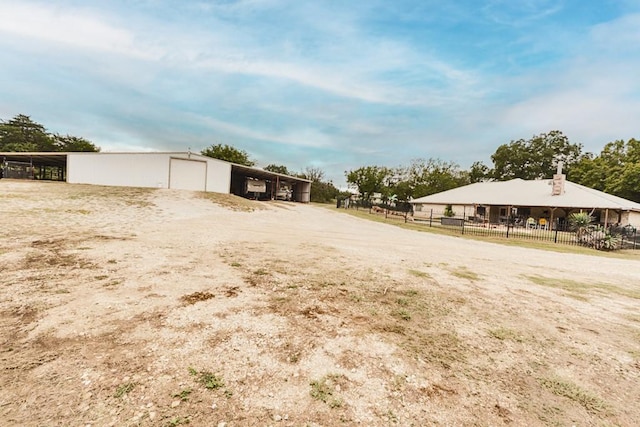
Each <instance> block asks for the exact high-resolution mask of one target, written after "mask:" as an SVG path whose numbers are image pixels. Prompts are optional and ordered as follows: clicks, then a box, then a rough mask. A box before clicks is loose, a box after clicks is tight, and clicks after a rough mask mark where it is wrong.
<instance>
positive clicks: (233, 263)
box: [231, 262, 242, 267]
mask: <svg viewBox="0 0 640 427" xmlns="http://www.w3.org/2000/svg"><path fill="white" fill-rule="evenodd" d="M231 267H242V264H240V263H239V262H232V263H231Z"/></svg>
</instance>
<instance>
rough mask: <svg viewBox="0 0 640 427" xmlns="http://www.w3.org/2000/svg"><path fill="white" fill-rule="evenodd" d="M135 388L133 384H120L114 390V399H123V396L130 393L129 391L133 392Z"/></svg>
mask: <svg viewBox="0 0 640 427" xmlns="http://www.w3.org/2000/svg"><path fill="white" fill-rule="evenodd" d="M135 386H136V384H135V383H124V384H120V385H119V386H118V387H117V388H116V393H115V394H114V397H116V398H118V399H119V398H121V397H123V396H124V395H125V394H129V393H130V392H131V390H133V388H134V387H135Z"/></svg>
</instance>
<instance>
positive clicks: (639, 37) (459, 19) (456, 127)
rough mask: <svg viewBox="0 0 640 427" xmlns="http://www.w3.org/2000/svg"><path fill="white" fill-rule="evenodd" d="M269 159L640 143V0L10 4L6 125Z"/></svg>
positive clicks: (461, 154)
mask: <svg viewBox="0 0 640 427" xmlns="http://www.w3.org/2000/svg"><path fill="white" fill-rule="evenodd" d="M18 114H25V115H28V116H30V117H31V118H32V120H34V121H36V122H38V123H40V124H43V125H44V126H45V127H46V128H47V129H48V130H49V131H50V132H57V133H61V134H70V135H74V136H81V137H84V138H87V139H89V140H90V141H92V142H93V143H94V144H96V145H98V146H99V147H101V148H102V151H186V150H188V149H190V150H191V151H193V152H199V151H200V150H202V149H204V148H206V147H207V146H210V145H212V144H228V145H231V146H234V147H236V148H238V149H241V150H244V151H246V152H247V153H248V154H249V157H250V158H251V159H252V160H254V161H255V162H256V165H257V166H258V167H264V166H266V165H269V164H276V165H284V166H286V167H287V168H288V169H289V170H290V171H293V172H298V171H301V170H303V169H304V168H306V167H314V168H320V169H321V170H323V171H324V172H325V176H326V178H327V179H330V180H332V181H333V182H334V183H335V184H336V185H337V186H343V185H344V183H345V171H349V170H352V169H356V168H359V167H361V166H371V165H379V166H388V167H396V166H401V165H408V164H409V163H410V162H411V160H412V159H417V158H422V159H428V158H434V159H440V160H443V161H447V162H455V163H457V164H458V165H460V167H461V168H464V169H466V168H468V167H469V166H470V165H471V164H472V163H473V162H474V161H482V162H484V163H485V164H487V165H489V166H490V165H491V160H490V156H491V154H493V153H494V152H495V150H496V148H497V147H498V146H499V145H501V144H507V143H509V142H510V141H513V140H518V139H521V138H523V139H529V138H531V137H532V136H534V135H538V134H541V133H545V132H549V131H551V130H560V131H562V132H563V133H564V134H565V135H566V136H567V137H568V138H569V140H570V141H571V142H572V143H580V144H583V146H584V151H591V152H594V153H599V152H600V150H601V149H602V148H603V147H604V145H605V144H606V143H607V142H610V141H614V140H618V139H624V140H628V139H630V138H640V1H638V0H611V1H609V0H517V1H514V0H447V1H443V0H394V1H388V0H366V1H365V0H352V1H344V0H340V1H337V0H336V1H334V0H315V1H312V0H309V1H300V0H210V1H209V0H201V1H190V0H100V1H97V0H48V1H31V0H15V1H14V0H0V119H2V120H9V119H11V118H13V117H14V116H16V115H18Z"/></svg>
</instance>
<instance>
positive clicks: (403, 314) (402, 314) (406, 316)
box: [393, 309, 411, 321]
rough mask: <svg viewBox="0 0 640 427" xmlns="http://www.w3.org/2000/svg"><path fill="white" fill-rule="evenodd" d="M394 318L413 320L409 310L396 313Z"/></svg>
mask: <svg viewBox="0 0 640 427" xmlns="http://www.w3.org/2000/svg"><path fill="white" fill-rule="evenodd" d="M393 314H394V316H396V317H399V318H400V319H402V320H407V321H408V320H411V313H409V312H408V311H407V310H404V309H400V310H397V311H395V312H394V313H393Z"/></svg>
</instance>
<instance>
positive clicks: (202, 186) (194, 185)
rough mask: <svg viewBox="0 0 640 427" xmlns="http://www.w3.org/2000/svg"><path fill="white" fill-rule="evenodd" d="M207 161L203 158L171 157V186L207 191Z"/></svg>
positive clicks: (177, 188) (178, 188) (179, 188)
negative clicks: (202, 159)
mask: <svg viewBox="0 0 640 427" xmlns="http://www.w3.org/2000/svg"><path fill="white" fill-rule="evenodd" d="M206 183H207V163H206V162H203V161H201V160H186V159H171V164H170V168H169V188H174V189H176V190H194V191H205V190H206Z"/></svg>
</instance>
